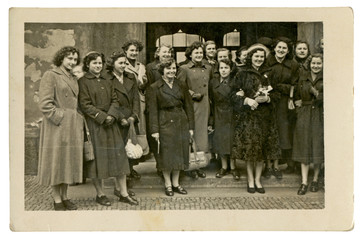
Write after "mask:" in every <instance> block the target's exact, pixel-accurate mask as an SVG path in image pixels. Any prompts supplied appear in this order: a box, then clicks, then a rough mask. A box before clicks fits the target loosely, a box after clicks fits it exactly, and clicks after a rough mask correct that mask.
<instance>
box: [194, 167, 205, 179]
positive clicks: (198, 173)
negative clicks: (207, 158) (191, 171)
mask: <svg viewBox="0 0 362 240" xmlns="http://www.w3.org/2000/svg"><path fill="white" fill-rule="evenodd" d="M196 174H197V176H199V177H200V178H206V174H205V172H204V171H201V170H200V169H198V170H196Z"/></svg>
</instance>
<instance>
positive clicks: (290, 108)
mask: <svg viewBox="0 0 362 240" xmlns="http://www.w3.org/2000/svg"><path fill="white" fill-rule="evenodd" d="M293 94H294V86H291V87H290V93H289V99H288V109H289V110H294V109H295V106H294V102H293Z"/></svg>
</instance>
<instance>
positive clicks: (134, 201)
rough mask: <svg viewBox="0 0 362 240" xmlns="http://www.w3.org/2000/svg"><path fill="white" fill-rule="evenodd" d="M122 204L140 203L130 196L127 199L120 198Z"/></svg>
mask: <svg viewBox="0 0 362 240" xmlns="http://www.w3.org/2000/svg"><path fill="white" fill-rule="evenodd" d="M119 201H120V202H124V203H128V204H129V205H138V201H137V200H136V199H134V198H133V197H130V196H129V195H128V196H127V197H122V196H121V197H120V198H119Z"/></svg>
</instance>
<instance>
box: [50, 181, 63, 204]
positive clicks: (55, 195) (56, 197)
mask: <svg viewBox="0 0 362 240" xmlns="http://www.w3.org/2000/svg"><path fill="white" fill-rule="evenodd" d="M60 185H61V184H58V185H53V186H52V197H53V199H54V202H55V203H61V202H62V198H61V196H60Z"/></svg>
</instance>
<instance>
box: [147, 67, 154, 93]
mask: <svg viewBox="0 0 362 240" xmlns="http://www.w3.org/2000/svg"><path fill="white" fill-rule="evenodd" d="M152 65H153V64H151V63H149V64H147V66H146V76H147V80H148V81H147V88H148V87H149V86H151V84H152V83H154V82H155V76H154V74H153V71H152Z"/></svg>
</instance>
